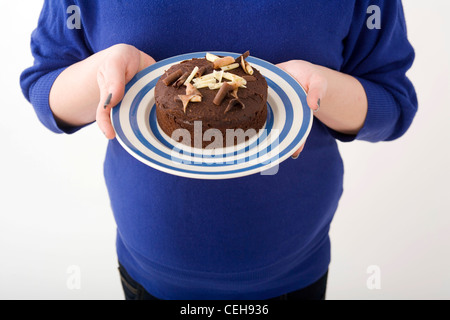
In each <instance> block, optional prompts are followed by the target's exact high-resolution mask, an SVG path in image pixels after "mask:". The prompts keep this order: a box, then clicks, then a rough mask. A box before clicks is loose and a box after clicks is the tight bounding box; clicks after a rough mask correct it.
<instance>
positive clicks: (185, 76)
mask: <svg viewBox="0 0 450 320" xmlns="http://www.w3.org/2000/svg"><path fill="white" fill-rule="evenodd" d="M188 77H189V72H185V73H183V75H182V76H181V77H179V78H178V80H177V81H175V82H174V83H173V85H172V87H175V88H179V87H181V86H182V85H183V83H184V82H185V81H186V79H187V78H188Z"/></svg>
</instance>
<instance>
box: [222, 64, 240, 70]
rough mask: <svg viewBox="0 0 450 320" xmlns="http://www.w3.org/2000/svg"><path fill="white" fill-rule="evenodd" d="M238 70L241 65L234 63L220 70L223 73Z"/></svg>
mask: <svg viewBox="0 0 450 320" xmlns="http://www.w3.org/2000/svg"><path fill="white" fill-rule="evenodd" d="M236 68H239V63H232V64H229V65H227V66H224V67H221V68H220V69H222V70H223V71H229V70H233V69H236Z"/></svg>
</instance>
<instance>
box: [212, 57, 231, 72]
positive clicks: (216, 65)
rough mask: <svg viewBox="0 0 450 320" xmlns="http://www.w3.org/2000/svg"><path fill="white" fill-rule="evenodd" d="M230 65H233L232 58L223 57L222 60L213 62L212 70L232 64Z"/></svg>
mask: <svg viewBox="0 0 450 320" xmlns="http://www.w3.org/2000/svg"><path fill="white" fill-rule="evenodd" d="M232 63H234V58H233V57H230V56H227V57H223V58H219V59H216V60H214V62H213V67H214V69H219V68H221V67H224V66H228V65H229V64H232Z"/></svg>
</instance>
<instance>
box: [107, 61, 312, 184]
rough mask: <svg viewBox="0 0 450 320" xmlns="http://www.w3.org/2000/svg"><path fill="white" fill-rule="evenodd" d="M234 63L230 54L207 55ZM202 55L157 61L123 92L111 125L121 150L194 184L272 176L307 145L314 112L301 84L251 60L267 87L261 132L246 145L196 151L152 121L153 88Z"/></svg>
mask: <svg viewBox="0 0 450 320" xmlns="http://www.w3.org/2000/svg"><path fill="white" fill-rule="evenodd" d="M211 53H213V54H216V55H219V56H233V57H238V56H239V54H235V53H229V52H211ZM205 55H206V52H196V53H189V54H183V55H179V56H175V57H172V58H168V59H165V60H161V61H159V62H157V63H155V64H153V65H151V66H150V67H148V68H146V69H145V70H143V71H141V72H139V73H138V74H137V75H136V76H135V77H134V78H133V79H132V80H131V81H130V82H129V83H128V84H127V86H126V88H125V96H124V98H123V100H122V101H121V103H120V104H119V105H118V106H116V107H115V108H113V109H112V111H111V120H112V124H113V126H114V129H115V131H116V137H117V139H118V141H119V142H120V144H121V145H122V146H123V147H124V148H125V150H127V151H128V152H129V153H130V154H131V155H132V156H133V157H135V158H136V159H138V160H139V161H141V162H143V163H145V164H146V165H148V166H150V167H153V168H155V169H158V170H161V171H163V172H166V173H170V174H174V175H178V176H182V177H187V178H197V179H230V178H237V177H243V176H247V175H250V174H255V173H262V174H274V173H276V169H277V168H278V165H279V164H280V163H281V162H282V161H284V160H285V159H287V158H288V157H290V156H291V155H292V154H293V153H294V152H295V151H296V150H297V149H298V148H299V147H300V146H301V145H302V144H303V143H304V142H305V140H306V138H307V136H308V134H309V132H310V130H311V126H312V118H313V115H312V112H311V110H310V109H309V108H308V106H307V103H306V93H305V91H304V90H303V88H302V87H301V86H300V84H299V83H298V82H297V81H296V80H295V79H294V78H292V77H291V76H290V75H289V74H287V73H286V72H285V71H283V70H282V69H280V68H278V67H277V66H275V65H273V64H271V63H269V62H267V61H264V60H261V59H258V58H255V57H252V56H250V57H248V58H247V59H246V60H247V61H248V62H249V63H250V64H251V65H253V66H254V67H255V68H256V69H258V70H259V71H260V72H261V74H262V75H263V76H264V77H265V78H266V80H267V84H268V86H269V92H268V98H267V109H268V117H267V121H266V124H265V127H264V128H263V129H262V130H260V131H259V133H258V134H257V135H255V136H253V137H252V138H251V139H249V140H248V141H247V142H245V143H241V144H239V145H237V146H234V147H227V148H216V149H199V148H191V147H188V146H185V145H182V144H180V143H177V142H175V141H174V140H172V139H171V138H170V137H168V136H167V135H166V134H165V133H164V132H163V131H162V130H161V129H160V128H159V126H158V123H157V121H156V111H155V99H154V88H155V85H156V82H157V81H158V79H159V77H160V76H161V75H163V74H164V72H165V71H166V70H167V69H169V67H170V66H172V65H173V64H177V63H179V62H181V61H183V60H189V59H192V58H204V57H205Z"/></svg>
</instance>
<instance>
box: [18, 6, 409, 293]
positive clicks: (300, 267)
mask: <svg viewBox="0 0 450 320" xmlns="http://www.w3.org/2000/svg"><path fill="white" fill-rule="evenodd" d="M369 6H371V3H370V1H366V0H361V1H350V0H343V1H333V2H330V1H325V0H323V1H314V2H311V1H306V0H305V1H304V0H300V1H299V0H286V1H281V2H275V1H270V0H263V1H258V2H257V3H256V4H252V5H251V6H246V7H243V6H242V4H239V3H234V2H229V1H228V2H223V1H208V2H204V1H199V0H192V1H189V2H186V1H170V2H169V1H161V0H159V1H144V0H134V1H107V2H106V1H95V2H94V1H89V2H88V1H56V0H55V1H52V0H47V1H45V4H44V7H43V10H42V13H41V17H40V19H39V24H38V27H37V29H36V30H35V31H34V32H33V35H32V42H31V48H32V52H33V56H34V57H35V62H34V65H33V66H31V67H30V68H29V69H27V70H25V71H24V73H23V74H22V77H21V85H22V88H23V92H24V95H25V96H26V98H27V99H28V100H29V101H30V102H31V104H32V105H33V107H34V109H35V111H36V113H37V115H38V117H39V119H40V120H41V121H42V123H43V124H44V125H45V126H46V127H48V128H49V129H50V130H52V131H54V132H56V133H74V132H76V131H77V130H79V129H80V128H82V127H83V126H85V125H88V124H90V123H92V122H94V121H96V122H97V124H98V126H99V127H100V129H101V131H102V132H103V133H104V134H105V136H106V137H107V138H108V139H110V140H109V144H108V150H107V154H106V159H105V167H104V173H105V179H106V183H107V187H108V191H109V195H110V199H111V206H112V209H113V212H114V216H115V219H116V223H117V227H118V232H117V244H116V245H117V253H118V259H119V263H120V271H121V275H122V281H123V285H124V290H125V293H126V297H127V298H128V299H145V298H148V299H152V298H158V299H270V298H279V299H280V298H283V299H284V298H294V299H300V298H301V299H324V297H325V291H326V279H327V270H328V266H329V263H330V241H329V236H328V231H329V226H330V223H331V221H332V218H333V215H334V213H335V211H336V208H337V206H338V202H339V198H340V196H341V194H342V180H343V165H342V161H341V158H340V155H339V151H338V148H337V144H336V139H339V140H341V141H352V140H354V139H359V140H365V141H371V142H377V141H387V140H393V139H396V138H398V137H400V136H401V135H402V134H404V133H405V132H406V130H407V129H408V127H409V126H410V124H411V122H412V120H413V117H414V115H415V113H416V110H417V99H416V95H415V91H414V88H413V86H412V84H411V83H410V82H409V80H408V79H407V77H406V76H405V73H406V71H407V70H408V69H409V68H410V66H411V64H412V62H413V59H414V51H413V48H412V47H411V45H410V44H409V42H408V39H407V35H406V26H405V20H404V15H403V10H402V5H401V2H400V1H379V5H378V6H371V7H370V8H369ZM77 19H79V21H77ZM214 50H219V51H229V52H237V53H242V52H244V51H246V50H250V52H251V54H252V55H253V56H255V57H258V58H261V59H264V60H267V61H269V62H272V63H274V64H277V65H278V66H279V67H280V68H282V69H284V70H285V71H287V72H288V73H290V74H291V75H292V76H293V77H295V78H296V79H297V80H298V81H299V82H300V83H301V84H302V85H303V87H305V89H306V90H307V92H308V99H307V101H308V105H309V107H310V108H311V109H313V110H314V111H315V112H314V115H315V117H314V123H313V127H312V130H311V133H310V135H309V137H308V140H307V142H306V144H305V145H304V146H303V147H304V148H303V147H302V148H301V149H300V150H298V151H297V152H295V153H294V154H293V156H292V158H293V159H288V160H286V161H284V162H283V163H282V164H281V165H280V167H279V170H278V173H277V174H275V175H258V174H256V175H252V176H248V177H244V178H238V179H230V180H220V181H205V180H195V179H188V178H181V177H176V176H172V175H169V174H166V173H162V172H159V171H157V170H154V169H152V168H150V167H147V166H145V165H143V164H142V163H140V162H138V161H137V160H135V159H134V158H133V157H132V156H130V155H129V154H128V153H127V152H126V151H125V150H124V149H123V148H122V147H121V146H120V144H119V143H118V141H117V140H116V139H114V137H115V133H114V129H113V128H112V126H111V122H110V118H109V113H110V110H111V108H112V107H114V106H115V105H117V104H118V103H119V102H120V100H121V99H122V97H123V95H124V87H125V84H126V83H127V82H128V81H130V80H131V79H132V77H133V76H134V75H135V74H136V73H137V72H139V71H140V70H143V69H144V68H145V67H147V66H149V65H151V64H153V63H154V62H155V61H159V60H161V59H164V58H167V57H171V56H174V55H178V54H182V53H188V52H198V51H214ZM300 152H301V156H300V157H299V158H298V159H297V160H296V158H297V157H298V155H299V154H300Z"/></svg>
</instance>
